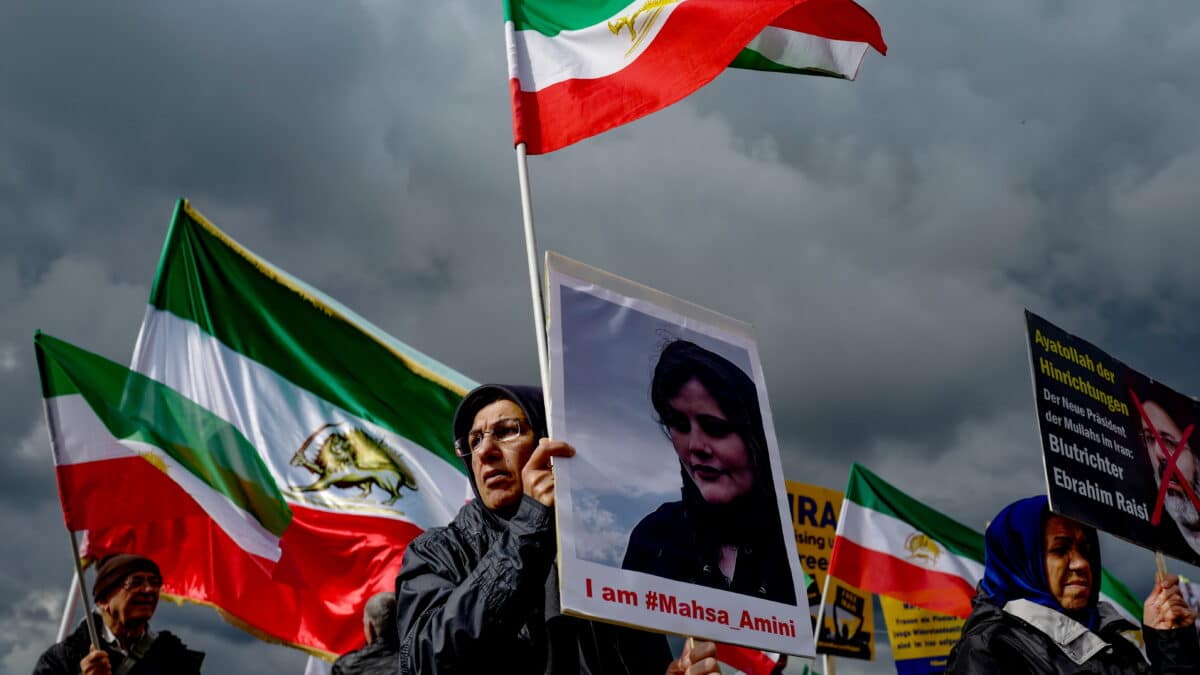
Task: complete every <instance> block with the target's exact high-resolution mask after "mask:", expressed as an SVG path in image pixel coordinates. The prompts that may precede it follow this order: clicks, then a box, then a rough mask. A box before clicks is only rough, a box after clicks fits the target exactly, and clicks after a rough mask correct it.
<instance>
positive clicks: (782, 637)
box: [545, 252, 816, 658]
mask: <svg viewBox="0 0 1200 675" xmlns="http://www.w3.org/2000/svg"><path fill="white" fill-rule="evenodd" d="M545 269H546V275H547V295H548V303H547V311H548V313H549V315H550V321H549V322H548V331H549V352H550V391H549V392H548V396H547V397H546V407H547V412H548V414H549V422H550V428H551V430H552V431H551V435H552V436H553V437H555V438H562V439H563V440H566V441H568V442H570V437H571V429H570V428H568V424H567V419H566V415H565V410H564V408H565V404H566V400H565V395H566V388H565V384H564V379H563V363H564V361H563V356H564V351H563V330H562V322H561V320H560V317H561V316H562V293H561V291H562V288H563V287H567V288H570V289H572V290H575V291H581V292H584V293H587V294H589V295H592V296H594V297H596V298H599V299H602V300H605V301H608V302H610V303H613V304H615V305H619V306H623V307H627V308H629V309H632V310H636V311H638V312H641V313H643V314H646V315H648V316H651V317H654V318H656V319H660V320H663V321H665V322H669V323H671V324H674V325H677V326H679V327H681V328H684V329H687V330H690V331H693V332H696V333H700V334H703V335H706V336H708V337H710V338H713V339H716V340H719V341H722V342H725V343H727V344H729V345H731V346H734V347H738V348H741V349H744V350H745V351H746V353H747V354H748V355H749V360H750V364H751V369H752V372H751V377H752V379H753V380H754V384H755V388H756V390H757V394H758V400H759V406H760V408H761V413H762V422H763V431H764V433H765V435H766V439H767V451H768V457H769V461H770V467H771V474H772V478H773V483H774V485H773V487H774V494H775V503H776V508H777V510H778V512H779V519H780V523H781V526H783V530H784V531H783V532H781V536H782V538H783V540H784V547H785V551H786V554H787V559H788V562H789V565H790V568H791V575H792V583H793V587H794V592H795V597H796V600H797V604H796V605H795V606H792V605H787V604H785V603H780V602H775V601H771V600H767V599H761V598H754V597H749V596H746V595H743V594H740V593H735V592H732V591H724V590H719V589H712V588H707V587H704V586H700V585H697V584H691V583H684V582H680V581H675V580H671V579H667V578H665V577H659V576H655V575H651V574H645V573H641V572H635V571H632V570H624V569H619V568H614V567H609V566H606V565H603V564H599V563H595V562H592V561H589V560H584V559H581V558H577V557H576V556H575V551H576V547H575V543H576V540H575V536H574V522H573V518H572V513H573V506H574V504H573V500H572V486H573V484H574V480H573V476H572V466H571V465H572V462H571V461H570V460H566V461H561V462H557V463H556V465H555V483H556V489H555V501H556V505H557V506H556V510H555V516H556V520H557V527H556V528H555V530H556V532H557V533H558V568H559V585H560V589H561V594H562V595H561V602H562V608H563V612H564V613H565V614H570V615H574V616H582V617H586V618H590V619H596V620H601V621H607V622H610V623H617V624H622V625H627V626H634V627H640V628H647V629H651V630H657V631H662V632H667V633H674V634H677V635H683V636H691V637H697V638H704V639H710V640H716V641H719V642H725V643H729V644H736V645H742V646H747V647H753V648H757V649H763V650H766V651H773V652H780V653H785V654H792V655H796V656H801V657H806V658H815V656H816V652H815V648H814V643H813V636H812V626H811V614H810V611H809V608H808V602H807V596H806V589H805V588H803V585H802V583H801V581H800V580H802V579H803V578H804V576H803V573H802V571H801V567H800V561H799V557H798V555H797V553H796V545H795V539H794V537H793V536H791V534H792V532H791V528H790V524H791V513H790V511H789V509H788V506H787V490H786V487H785V485H784V477H783V465H782V462H781V459H780V454H779V445H778V441H777V439H776V437H775V424H774V419H773V416H772V413H771V408H770V404H769V400H768V398H767V390H766V386H765V383H764V378H763V372H762V364H761V361H760V359H759V354H758V346H757V343H756V342H755V340H754V337H753V333H752V328H751V326H750V325H749V324H747V323H744V322H741V321H738V320H736V319H733V318H730V317H728V316H725V315H723V314H720V313H717V312H714V311H712V310H709V309H706V308H704V307H701V306H699V305H695V304H692V303H690V302H687V301H684V300H681V299H679V298H676V297H674V296H671V295H668V294H666V293H663V292H661V291H658V290H655V289H653V288H650V287H647V286H644V285H642V284H638V283H636V282H633V281H630V280H628V279H624V278H622V277H619V276H616V275H613V274H610V273H608V272H605V271H603V270H600V269H597V268H594V267H591V266H588V265H585V264H583V263H580V262H578V261H575V260H572V259H570V258H567V257H565V256H562V255H560V254H558V253H554V252H547V254H546V266H545ZM606 590H607V591H609V592H608V593H607V594H606V592H605V591H606ZM650 594H655V595H654V597H655V598H658V599H660V601H659V602H657V603H655V604H657V608H647V606H646V599H647V598H648V597H650ZM606 598H608V599H606ZM672 600H674V603H675V610H674V611H672V610H671V609H670V603H671V601H672ZM622 601H623V602H622ZM685 605H686V607H687V608H686V609H683V608H684V606H685ZM664 607H665V608H664ZM696 615H698V616H696Z"/></svg>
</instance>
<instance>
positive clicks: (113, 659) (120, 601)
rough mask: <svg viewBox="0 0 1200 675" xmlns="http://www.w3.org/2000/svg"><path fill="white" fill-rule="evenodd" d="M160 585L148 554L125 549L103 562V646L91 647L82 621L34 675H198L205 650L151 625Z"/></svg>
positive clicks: (97, 592)
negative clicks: (144, 555)
mask: <svg viewBox="0 0 1200 675" xmlns="http://www.w3.org/2000/svg"><path fill="white" fill-rule="evenodd" d="M162 584H163V579H162V574H161V573H160V572H159V570H158V565H157V564H155V562H154V561H153V560H150V559H149V558H143V557H142V556H138V555H131V554H126V553H123V554H118V555H112V556H109V557H107V558H105V559H103V560H101V561H100V563H99V564H98V565H97V566H96V582H95V583H94V584H93V585H92V597H93V598H94V599H95V601H96V609H97V610H98V615H97V616H96V617H95V621H96V630H97V631H98V632H99V634H100V642H101V644H102V645H103V649H96V648H95V647H93V646H92V642H91V639H90V638H89V637H88V630H87V625H86V623H85V622H82V621H81V622H80V623H79V626H78V627H77V628H76V629H75V632H73V633H71V634H70V635H68V636H67V638H66V639H65V640H63V641H62V642H59V643H57V644H55V645H52V646H51V647H50V648H49V649H47V650H46V651H45V652H44V653H43V654H42V655H41V657H40V658H39V659H38V661H37V664H36V665H35V666H34V668H33V675H80V674H82V675H112V674H113V673H118V672H120V673H122V674H123V675H198V674H199V673H200V664H201V663H202V662H203V661H204V654H203V653H201V652H197V651H193V650H191V649H188V648H187V647H186V646H184V644H183V642H181V641H180V640H179V638H177V637H175V636H174V635H172V634H171V633H169V632H167V631H165V630H164V631H159V632H155V631H153V630H151V629H150V619H151V618H152V617H153V616H154V610H155V609H156V608H157V607H158V594H159V591H160V590H161V589H162Z"/></svg>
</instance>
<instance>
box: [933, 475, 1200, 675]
mask: <svg viewBox="0 0 1200 675" xmlns="http://www.w3.org/2000/svg"><path fill="white" fill-rule="evenodd" d="M985 545H986V549H985V552H984V567H985V569H984V578H983V581H982V582H980V584H979V593H978V595H976V597H975V600H974V609H973V611H972V612H971V616H970V617H969V618H968V619H967V622H966V623H965V624H964V625H963V632H962V637H961V638H960V639H959V641H958V643H957V644H956V645H955V646H954V649H953V650H952V651H951V652H950V659H949V663H948V670H947V672H949V673H952V674H955V675H968V674H969V675H987V674H992V673H995V674H997V675H999V674H1001V673H1046V674H1058V673H1172V674H1173V673H1180V674H1182V673H1196V672H1200V643H1197V636H1196V631H1195V630H1194V629H1193V628H1192V626H1193V624H1194V623H1195V620H1196V616H1195V614H1194V613H1193V612H1192V611H1191V610H1190V609H1188V607H1187V605H1186V603H1185V602H1184V600H1183V596H1182V594H1181V593H1180V590H1179V579H1178V577H1174V576H1168V577H1165V578H1163V579H1160V580H1158V581H1157V582H1156V583H1155V584H1154V590H1153V591H1152V592H1151V593H1150V596H1149V597H1148V598H1146V603H1145V607H1144V609H1145V613H1144V614H1143V617H1142V623H1143V625H1142V626H1141V627H1140V632H1141V634H1142V638H1143V641H1144V644H1145V654H1143V653H1142V651H1141V650H1140V649H1139V648H1138V645H1137V643H1136V641H1135V640H1134V639H1132V638H1131V637H1130V634H1131V633H1136V632H1138V630H1139V627H1138V626H1135V625H1133V624H1132V623H1130V622H1129V621H1127V620H1126V619H1124V618H1123V617H1122V616H1121V615H1120V614H1118V613H1117V611H1116V610H1115V609H1114V608H1113V607H1112V606H1111V605H1109V604H1108V603H1106V602H1102V601H1100V573H1101V567H1100V539H1099V537H1098V536H1097V534H1096V530H1095V529H1094V528H1091V527H1088V526H1086V525H1083V524H1080V523H1078V522H1075V521H1073V520H1071V519H1069V518H1064V517H1062V516H1059V515H1055V514H1054V513H1051V512H1050V509H1049V503H1048V501H1047V499H1046V497H1045V496H1037V497H1030V498H1028V499H1022V500H1020V501H1017V502H1014V503H1012V504H1010V505H1008V506H1007V507H1005V508H1004V509H1003V510H1001V511H1000V513H999V514H998V515H997V516H996V517H995V519H993V520H992V522H991V524H989V525H988V528H987V533H986V535H985Z"/></svg>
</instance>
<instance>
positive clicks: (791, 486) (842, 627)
mask: <svg viewBox="0 0 1200 675" xmlns="http://www.w3.org/2000/svg"><path fill="white" fill-rule="evenodd" d="M784 484H785V485H786V487H787V495H788V510H789V511H791V514H792V531H793V533H794V534H795V537H796V553H797V554H798V555H799V556H800V567H801V569H803V570H804V572H805V574H807V575H808V576H809V577H811V578H812V579H813V583H812V584H811V585H810V586H809V588H808V607H809V610H810V612H811V616H812V620H813V621H814V622H815V621H816V620H817V610H818V609H819V608H820V604H821V589H823V588H824V587H825V578H826V577H827V576H828V574H827V572H828V570H829V554H830V553H831V552H832V551H833V539H834V537H835V536H836V533H837V518H838V514H839V513H840V512H841V509H842V492H841V491H840V490H832V489H830V488H827V487H821V486H820V485H808V484H806V483H798V482H796V481H791V480H789V481H785V482H784ZM829 583H830V584H832V586H833V588H832V589H831V591H830V592H831V593H833V594H834V595H833V598H834V602H833V604H832V609H831V611H830V612H829V614H828V616H826V617H825V620H824V622H823V623H822V624H821V625H820V626H814V628H813V631H814V635H813V637H814V638H815V639H816V642H817V653H818V654H832V655H835V656H844V657H847V658H852V659H866V660H870V659H873V658H875V607H874V603H873V602H872V601H871V595H872V594H871V593H868V592H866V591H862V590H859V589H857V588H854V587H853V586H850V585H848V584H846V583H844V582H842V581H841V580H840V579H836V578H834V579H830V580H829Z"/></svg>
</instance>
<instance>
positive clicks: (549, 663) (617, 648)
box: [396, 385, 719, 675]
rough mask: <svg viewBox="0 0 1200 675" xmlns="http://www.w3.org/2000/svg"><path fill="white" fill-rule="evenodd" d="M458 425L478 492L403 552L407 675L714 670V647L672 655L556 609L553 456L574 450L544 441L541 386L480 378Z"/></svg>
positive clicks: (655, 674)
mask: <svg viewBox="0 0 1200 675" xmlns="http://www.w3.org/2000/svg"><path fill="white" fill-rule="evenodd" d="M453 424H454V438H455V443H454V447H455V450H456V451H457V452H458V455H459V457H460V458H462V461H463V463H464V465H465V467H466V469H467V471H468V475H469V476H471V478H472V481H471V485H472V487H473V488H474V490H475V493H476V495H477V496H478V499H475V500H473V501H471V502H469V503H468V504H466V505H465V506H463V507H462V509H460V510H459V512H458V515H457V516H455V518H454V521H453V522H451V523H450V524H449V525H448V526H446V527H437V528H432V529H430V530H427V531H426V532H425V533H424V534H422V535H420V536H419V537H417V538H416V539H414V540H413V541H412V542H410V543H409V545H408V549H407V550H406V551H405V553H404V562H403V563H402V566H401V568H400V576H399V577H397V579H396V623H397V628H398V632H399V637H400V659H399V664H400V672H401V673H405V674H407V673H420V674H421V675H426V674H430V673H476V672H480V673H483V672H502V673H530V674H537V673H545V674H546V675H561V674H566V673H570V674H571V675H576V674H578V673H592V674H593V675H607V674H612V675H626V674H631V673H638V674H642V673H645V674H647V675H661V674H662V673H667V674H668V675H671V674H677V673H684V672H687V673H689V674H699V673H709V672H719V671H718V670H717V664H716V659H715V656H716V645H714V644H713V643H711V642H705V643H696V644H695V646H694V647H688V648H685V652H684V654H683V656H681V657H680V658H679V659H677V660H675V661H672V660H671V652H670V650H669V647H668V645H667V640H666V638H665V637H663V636H662V635H659V634H655V633H646V632H642V631H635V630H631V629H626V628H620V627H617V626H612V625H608V624H601V623H595V622H592V621H588V620H586V619H579V618H575V617H569V616H564V615H562V614H561V613H560V612H559V606H558V584H557V581H558V573H557V571H556V570H555V569H554V557H555V553H556V547H555V537H554V512H553V510H552V509H553V507H554V474H553V473H552V471H551V467H550V458H551V457H570V456H571V455H573V454H575V451H574V449H572V448H571V446H569V445H567V444H566V443H563V442H561V441H554V440H550V439H548V438H546V415H545V408H544V406H543V403H542V392H541V390H540V389H536V388H534V387H518V386H505V385H483V386H481V387H479V388H477V389H475V390H473V391H471V392H470V393H469V394H467V396H466V398H464V399H463V401H462V403H461V404H460V405H459V407H458V410H457V411H456V412H455V413H454V423H453Z"/></svg>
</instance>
